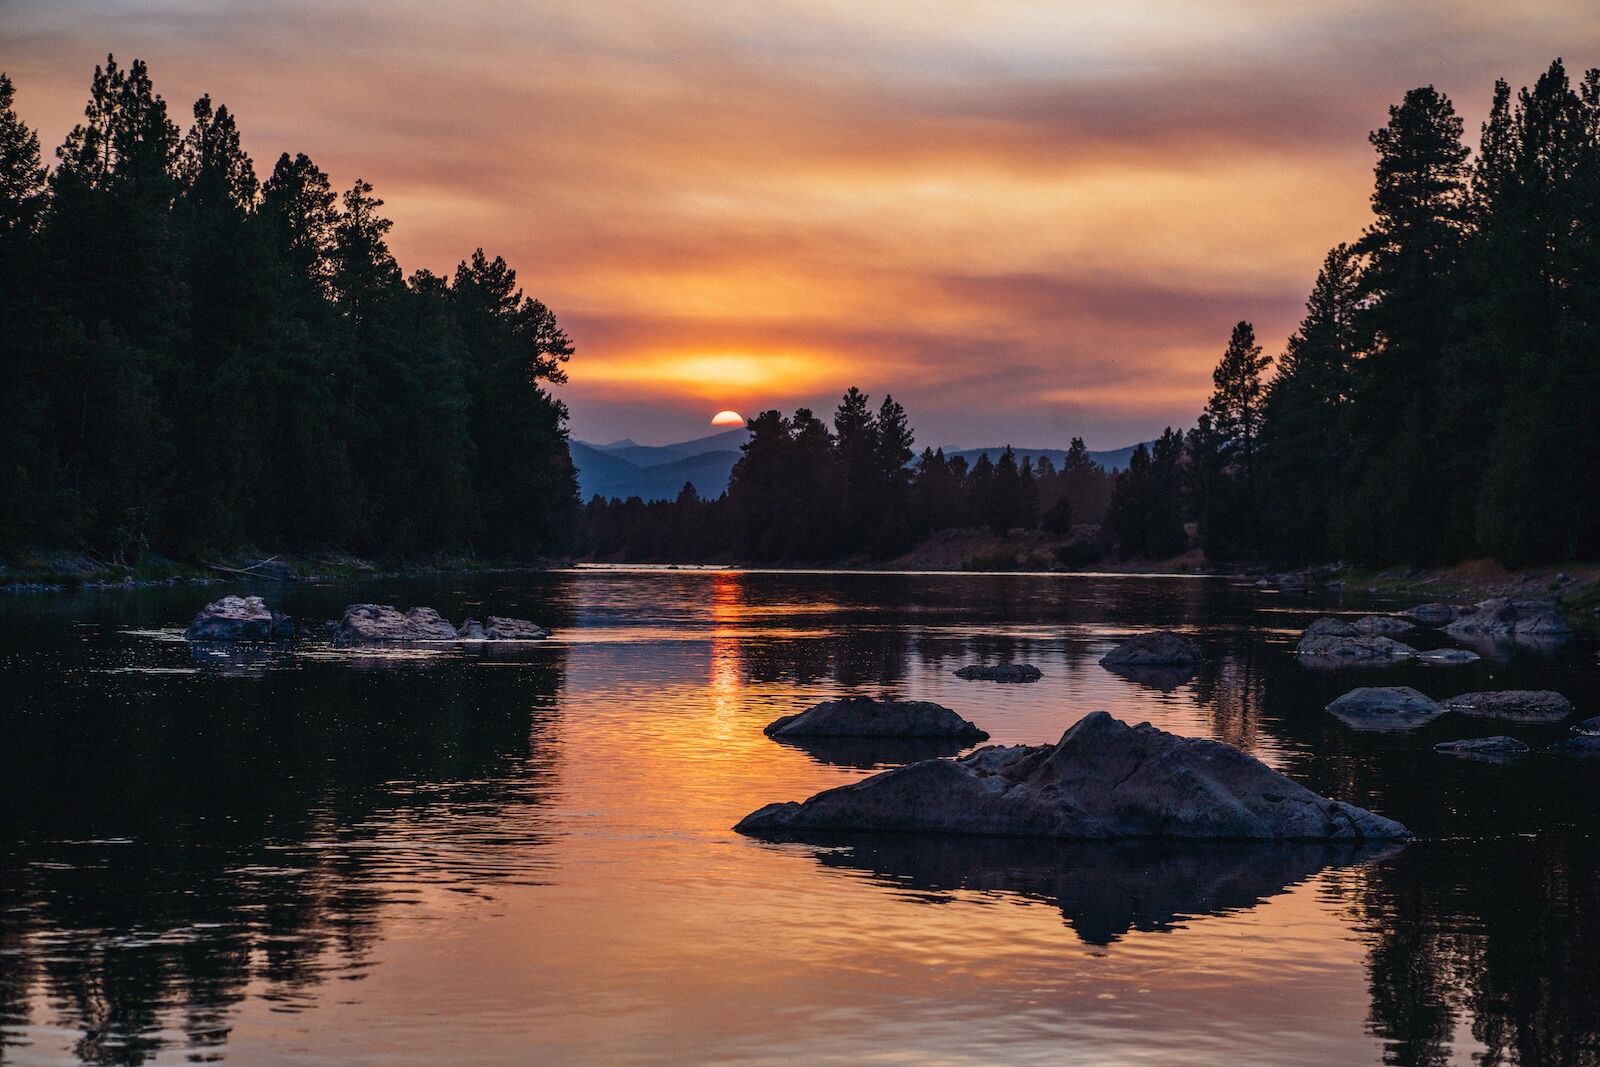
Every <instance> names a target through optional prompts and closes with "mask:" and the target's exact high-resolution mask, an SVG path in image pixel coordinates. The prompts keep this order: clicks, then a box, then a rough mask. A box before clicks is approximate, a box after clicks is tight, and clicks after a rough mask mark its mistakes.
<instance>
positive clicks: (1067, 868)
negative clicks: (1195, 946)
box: [782, 834, 1400, 945]
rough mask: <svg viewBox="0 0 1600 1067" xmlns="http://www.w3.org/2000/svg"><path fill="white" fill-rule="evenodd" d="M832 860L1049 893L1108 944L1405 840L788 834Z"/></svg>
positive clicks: (1236, 904)
mask: <svg viewBox="0 0 1600 1067" xmlns="http://www.w3.org/2000/svg"><path fill="white" fill-rule="evenodd" d="M782 840H785V841H800V842H804V843H807V844H811V845H813V846H816V847H817V852H816V857H817V859H818V861H820V862H821V863H822V864H823V865H825V866H828V867H839V868H844V869H850V870H859V871H864V872H867V873H868V874H870V875H871V876H872V877H873V878H874V879H876V880H879V881H882V882H886V883H890V884H893V885H897V886H904V887H908V888H912V889H917V890H923V891H928V892H935V893H949V892H954V891H957V890H968V891H973V892H985V893H1005V894H1011V895H1015V896H1018V897H1023V898H1026V899H1029V900H1041V901H1046V902H1048V903H1050V904H1052V905H1054V906H1055V907H1058V908H1060V909H1061V914H1062V915H1063V916H1064V917H1065V918H1066V920H1067V924H1068V925H1069V926H1071V927H1072V928H1073V929H1074V930H1075V931H1076V932H1077V934H1078V936H1079V937H1080V938H1082V939H1083V940H1084V941H1086V942H1088V943H1089V944H1092V945H1107V944H1110V943H1111V942H1113V941H1116V940H1118V939H1119V938H1121V937H1122V936H1123V935H1124V934H1126V933H1128V931H1130V930H1140V931H1144V932H1152V931H1164V930H1170V929H1172V928H1173V926H1174V925H1175V924H1177V923H1179V922H1181V920H1183V919H1189V918H1199V917H1202V916H1207V915H1220V914H1224V913H1227V912H1232V911H1240V910H1243V909H1246V908H1252V907H1254V906H1255V905H1257V904H1259V903H1261V901H1262V900H1264V899H1266V898H1267V897H1271V896H1275V895H1277V894H1278V893H1281V892H1283V891H1284V890H1285V889H1287V888H1289V887H1290V886H1292V885H1295V884H1297V883H1299V882H1303V881H1305V880H1306V879H1307V878H1309V877H1311V876H1312V875H1314V874H1316V873H1317V872H1318V871H1320V870H1322V869H1323V868H1324V867H1326V866H1329V865H1346V864H1352V863H1362V862H1366V861H1368V860H1370V859H1372V858H1374V857H1376V856H1379V855H1383V854H1386V853H1390V852H1394V851H1397V850H1398V848H1399V847H1400V846H1396V845H1378V844H1366V845H1322V844H1308V843H1298V844H1294V843H1290V844H1256V843H1242V842H1241V843H1228V842H1201V843H1182V842H1132V841H1128V842H1042V841H1026V840H1021V839H1018V838H982V837H961V836H925V835H894V834H883V835H872V836H870V837H868V836H859V837H855V836H851V837H845V836H840V835H822V834H805V835H785V836H784V837H783V838H782Z"/></svg>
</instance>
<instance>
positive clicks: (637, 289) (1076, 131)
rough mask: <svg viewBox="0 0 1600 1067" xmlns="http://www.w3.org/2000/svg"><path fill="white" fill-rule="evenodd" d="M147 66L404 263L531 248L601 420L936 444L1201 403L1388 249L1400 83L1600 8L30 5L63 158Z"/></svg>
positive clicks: (1476, 105) (471, 2) (46, 101)
mask: <svg viewBox="0 0 1600 1067" xmlns="http://www.w3.org/2000/svg"><path fill="white" fill-rule="evenodd" d="M107 52H114V53H115V54H116V56H117V58H118V60H119V61H120V62H122V63H124V64H126V63H127V62H128V61H130V60H132V59H133V58H135V57H138V58H143V59H145V60H147V61H148V62H149V64H150V67H151V73H152V75H153V77H154V80H155V84H156V88H157V90H158V91H159V92H160V93H161V94H162V95H163V96H164V97H165V98H166V99H167V101H168V103H169V106H170V107H171V110H172V113H173V117H174V119H175V120H177V121H179V123H180V124H181V125H184V126H186V125H187V121H188V118H189V105H190V104H191V103H192V102H193V100H194V99H195V98H196V97H198V96H199V95H200V94H201V93H205V92H209V93H210V94H211V96H212V97H213V99H214V100H215V101H216V102H218V103H222V104H226V105H227V106H228V107H229V108H230V109H231V110H233V111H234V112H235V113H236V114H237V115H238V117H239V122H240V126H241V129H242V132H243V136H244V143H245V147H246V149H247V151H249V152H250V153H251V155H252V156H253V157H254V158H255V160H256V167H257V171H258V173H260V174H261V175H262V176H263V177H264V176H265V175H266V174H267V173H269V172H270V170H271V166H272V162H273V160H275V159H276V158H277V155H278V153H280V152H282V151H285V150H288V151H290V152H305V153H306V154H308V155H309V156H311V158H312V159H314V160H315V161H316V162H317V163H318V164H319V165H320V166H321V167H322V168H323V169H325V170H327V171H328V172H329V173H330V175H331V176H332V178H333V179H334V181H335V184H336V185H338V186H340V187H348V186H349V185H350V184H351V183H352V182H354V181H355V180H356V179H357V178H358V177H359V178H363V179H365V180H367V181H370V182H371V183H372V184H373V185H374V186H375V187H376V190H377V194H378V195H379V196H381V197H382V198H383V199H384V201H385V203H386V207H385V210H386V212H387V213H388V214H389V215H390V216H391V217H392V218H393V219H394V221H395V226H394V230H393V231H392V234H391V247H392V248H393V250H394V252H395V254H396V255H397V257H398V258H399V260H400V263H401V265H402V266H403V267H404V268H405V269H406V270H408V271H409V270H412V269H415V268H421V267H426V268H428V269H431V270H434V271H439V272H443V271H448V270H450V269H451V268H452V267H453V266H454V264H455V263H456V262H457V261H458V260H460V259H462V258H464V257H465V256H467V255H469V254H470V253H471V251H472V250H473V249H474V248H476V247H478V246H480V245H481V246H482V247H484V248H485V250H486V251H488V252H489V254H490V255H496V254H498V255H503V256H504V257H505V258H506V260H507V261H508V262H509V263H510V264H511V265H512V266H513V267H515V268H516V269H517V270H518V272H519V277H520V280H521V282H522V284H523V286H524V287H525V289H526V290H527V291H528V292H529V293H530V294H531V295H534V296H537V297H538V298H539V299H541V300H543V301H544V302H545V303H547V304H548V305H549V306H550V307H551V308H552V309H553V310H554V311H555V312H556V315H557V317H558V319H559V321H560V322H561V323H562V325H563V326H564V328H565V329H566V330H567V332H568V333H569V334H570V335H571V337H572V340H573V342H574V344H575V346H576V348H577V353H576V355H574V357H573V359H572V361H571V363H570V365H569V373H570V376H571V381H570V383H569V384H567V385H565V386H561V387H560V388H559V390H558V392H559V395H560V396H561V397H562V398H563V399H564V400H565V401H566V402H567V404H568V406H569V407H570V409H571V426H572V429H573V434H574V436H576V437H578V438H580V439H584V440H590V441H609V440H613V439H616V438H621V437H631V438H633V439H635V440H638V441H641V442H646V443H662V442H667V441H675V440H683V439H687V438H691V437H696V436H700V435H703V434H706V433H710V432H711V428H710V426H709V422H710V420H711V418H712V416H713V415H714V414H715V413H716V412H718V411H719V410H721V409H725V408H731V409H734V410H737V411H741V412H743V413H745V414H747V415H748V414H752V413H754V412H756V411H760V410H764V409H767V408H773V407H777V408H783V409H785V410H787V409H791V408H794V407H797V406H800V405H806V406H810V407H813V408H815V409H817V410H818V411H831V409H832V408H833V406H834V405H835V404H836V403H837V400H838V397H839V394H840V393H842V392H843V391H844V389H845V388H846V387H847V386H850V385H856V386H859V387H860V388H862V389H863V390H865V391H866V392H868V393H869V394H871V395H872V397H873V398H874V401H876V400H877V399H878V398H880V397H881V396H882V395H883V394H884V393H885V392H889V393H892V394H893V395H894V396H895V398H896V399H897V400H899V401H900V402H901V403H902V404H903V405H904V406H905V407H906V408H907V409H908V411H909V412H910V415H911V421H912V424H913V426H914V427H915V428H916V430H917V437H918V441H919V444H934V445H941V444H942V445H959V446H977V445H996V444H1004V443H1012V444H1016V445H1018V446H1025V447H1063V446H1064V445H1065V443H1066V442H1067V441H1068V440H1069V439H1070V438H1071V437H1073V436H1081V437H1083V438H1084V439H1085V440H1086V441H1087V442H1088V444H1089V446H1090V447H1091V448H1113V447H1118V446H1121V445H1125V444H1129V443H1131V442H1133V441H1137V440H1141V439H1146V438H1149V437H1151V436H1153V435H1154V433H1155V432H1156V431H1158V430H1159V429H1160V428H1161V427H1163V426H1166V425H1169V424H1171V425H1179V426H1186V425H1190V424H1192V422H1193V420H1194V417H1195V415H1196V414H1197V413H1198V411H1199V410H1200V408H1201V407H1202V405H1203V404H1204V403H1205V399H1206V396H1207V395H1208V393H1209V391H1210V384H1211V383H1210V374H1211V368H1212V366H1213V365H1214V364H1215V363H1216V360H1217V358H1218V356H1219V355H1220V354H1221V352H1222V349H1223V347H1224V345H1225V344H1226V342H1227V338H1228V332H1229V329H1230V327H1231V326H1232V324H1233V323H1234V322H1236V321H1237V320H1239V319H1249V320H1251V321H1252V322H1254V323H1255V326H1256V329H1257V333H1258V335H1259V336H1260V338H1261V340H1262V341H1263V343H1264V344H1265V345H1266V346H1267V350H1268V352H1269V353H1275V352H1277V351H1280V350H1281V349H1282V346H1283V342H1284V340H1285V339H1286V338H1287V337H1288V335H1289V334H1290V333H1291V332H1292V331H1293V329H1294V327H1295V324H1296V323H1297V321H1298V320H1299V318H1300V316H1301V313H1302V310H1303V304H1304V299H1305V294H1306V293H1307V292H1308V291H1309V289H1310V286H1311V282H1312V280H1313V278H1314V277H1315V273H1316V268H1317V266H1318V264H1319V263H1320V261H1321V259H1322V256H1323V255H1324V253H1325V252H1326V251H1327V249H1328V248H1329V247H1331V246H1332V245H1333V244H1335V243H1337V242H1339V241H1342V240H1351V239H1354V238H1355V237H1356V236H1358V235H1359V233H1360V231H1361V228H1362V227H1363V226H1364V225H1365V224H1366V222H1367V219H1368V216H1369V210H1368V203H1367V198H1368V196H1369V193H1370V186H1371V179H1370V175H1371V163H1372V155H1371V148H1370V146H1369V145H1368V143H1367V140H1366V135H1367V133H1368V132H1369V131H1370V130H1371V129H1373V128H1375V127H1377V126H1379V125H1381V124H1382V123H1383V121H1384V119H1385V117H1386V113H1387V112H1386V109H1387V107H1388V105H1390V104H1391V103H1395V102H1397V101H1398V100H1399V99H1400V97H1401V96H1402V95H1403V94H1404V92H1405V90H1406V89H1408V88H1411V87H1413V86H1416V85H1421V84H1434V85H1437V86H1438V87H1439V88H1440V89H1442V90H1443V91H1445V92H1446V93H1448V94H1449V95H1450V96H1451V97H1452V98H1453V99H1454V100H1455V101H1456V104H1457V107H1458V109H1459V110H1460V111H1461V112H1462V114H1463V115H1464V117H1465V118H1466V121H1467V127H1468V131H1469V136H1470V137H1472V138H1475V136H1476V130H1477V127H1478V124H1479V122H1481V120H1482V118H1483V115H1484V112H1485V111H1486V109H1487V105H1488V101H1489V97H1490V93H1491V90H1492V86H1493V81H1494V79H1495V78H1496V77H1505V78H1506V79H1507V80H1508V81H1510V82H1511V83H1512V84H1513V86H1518V85H1523V84H1530V83H1531V82H1532V81H1533V80H1534V78H1536V77H1537V75H1538V74H1539V72H1540V71H1541V70H1542V69H1543V68H1544V67H1545V66H1546V65H1547V64H1548V63H1549V61H1550V60H1551V59H1553V58H1555V57H1556V56H1562V57H1564V58H1565V59H1566V61H1567V64H1568V67H1569V69H1573V70H1581V69H1583V68H1586V67H1589V66H1595V65H1600V18H1597V17H1596V16H1595V13H1594V8H1593V0H1551V2H1548V3H1537V4H1519V3H1515V2H1510V0H1495V2H1488V0H1452V2H1451V3H1448V4H1441V3H1437V2H1421V0H1323V2H1321V3H1317V4H1308V3H1304V2H1302V0H1234V2H1167V0H1119V2H1118V3H1115V4H1110V3H1105V2H1103V0H1097V2H1083V3H1078V2H1065V0H1037V2H1035V0H1011V2H1002V0H988V2H978V0H964V2H962V0H917V2H901V0H873V2H862V0H853V2H846V0H766V2H763V3H759V4H740V3H729V2H697V0H452V2H451V3H438V2H436V0H427V2H422V0H287V2H281V3H270V2H266V0H248V2H243V0H148V2H140V0H0V70H5V71H6V72H8V73H9V74H10V75H11V76H12V78H13V80H14V81H15V82H16V83H17V106H18V110H19V111H20V112H21V114H22V116H23V118H24V119H25V120H26V121H28V122H29V123H30V124H31V125H33V126H34V127H35V128H37V129H38V130H39V132H40V136H41V140H42V141H43V142H44V143H45V145H46V146H47V151H48V148H50V147H53V146H54V145H56V144H59V143H60V142H61V141H62V139H63V138H64V137H65V135H66V133H67V131H68V130H69V129H70V128H71V127H72V125H73V124H74V122H76V121H77V119H78V117H79V116H80V115H81V113H82V109H83V104H84V101H85V99H86V97H87V91H88V84H89V78H90V75H91V73H92V70H93V68H94V65H95V63H96V62H99V61H101V60H103V59H104V56H105V54H106V53H107Z"/></svg>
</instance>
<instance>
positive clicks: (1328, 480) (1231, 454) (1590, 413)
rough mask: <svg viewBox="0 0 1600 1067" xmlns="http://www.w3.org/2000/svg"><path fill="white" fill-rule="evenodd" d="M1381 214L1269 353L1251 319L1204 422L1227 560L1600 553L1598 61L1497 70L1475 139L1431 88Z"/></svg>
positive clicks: (1199, 460)
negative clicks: (1578, 66)
mask: <svg viewBox="0 0 1600 1067" xmlns="http://www.w3.org/2000/svg"><path fill="white" fill-rule="evenodd" d="M1371 141H1372V144H1373V147H1374V148H1375V149H1376V150H1377V156H1378V159H1377V165H1376V170H1375V175H1376V181H1375V183H1374V188H1373V193H1372V208H1373V214H1374V219H1373V221H1372V223H1371V225H1369V226H1368V227H1367V229H1366V231H1365V232H1364V233H1362V234H1361V235H1360V236H1359V237H1358V238H1356V239H1355V240H1354V241H1352V242H1350V243H1349V244H1341V245H1339V246H1338V247H1336V248H1334V249H1333V250H1332V251H1331V252H1329V253H1328V256H1327V258H1326V260H1325V261H1324V262H1323V265H1322V270H1321V273H1320V274H1319V275H1318V277H1317V282H1316V286H1315V288H1314V289H1313V290H1312V293H1311V296H1310V299H1309V300H1308V302H1307V308H1306V317H1305V320H1304V322H1302V324H1301V326H1300V329H1299V330H1298V331H1297V332H1296V333H1295V335H1294V336H1293V338H1291V339H1290V341H1289V345H1288V348H1287V350H1286V351H1285V352H1284V353H1283V354H1282V355H1281V356H1280V357H1279V359H1278V361H1277V363H1278V366H1277V374H1276V376H1275V377H1273V378H1272V379H1271V381H1270V383H1269V384H1265V385H1264V384H1263V383H1262V372H1263V371H1264V370H1265V369H1266V366H1267V363H1268V361H1267V360H1266V359H1265V358H1264V357H1263V356H1262V354H1261V350H1260V348H1259V347H1258V346H1257V345H1256V344H1255V342H1254V337H1253V336H1252V334H1251V331H1250V330H1249V326H1248V324H1247V323H1241V324H1240V326H1239V327H1238V328H1236V329H1235V332H1234V336H1233V339H1232V342H1231V343H1230V345H1229V347H1228V350H1227V354H1226V355H1225V356H1224V357H1223V360H1222V363H1221V364H1220V365H1219V366H1218V368H1217V393H1216V395H1215V396H1214V397H1213V400H1212V403H1211V405H1210V407H1209V408H1208V409H1207V414H1206V416H1203V417H1202V418H1201V421H1200V425H1199V427H1198V428H1197V430H1196V431H1195V433H1194V434H1193V435H1192V437H1191V442H1192V445H1191V448H1190V450H1189V451H1190V455H1189V457H1188V460H1187V462H1188V463H1189V465H1190V466H1191V468H1192V472H1191V473H1192V479H1191V481H1192V483H1193V485H1194V487H1195V491H1194V500H1193V504H1194V507H1195V508H1196V515H1197V517H1198V518H1199V520H1200V523H1201V528H1202V530H1203V531H1204V536H1205V542H1206V549H1207V551H1208V553H1209V554H1210V555H1212V556H1213V557H1214V558H1224V559H1225V558H1237V557H1257V558H1272V559H1280V560H1284V561H1308V560H1325V559H1332V558H1336V557H1344V558H1350V559H1359V560H1368V561H1375V562H1394V561H1404V562H1416V563H1439V562H1445V561H1449V560H1454V559H1459V558H1463V557H1470V556H1476V555H1490V556H1494V557H1497V558H1499V559H1500V560H1502V561H1504V562H1506V563H1509V564H1513V565H1520V564H1527V563H1534V562H1539V561H1547V560H1561V559H1572V558H1586V559H1592V558H1595V557H1597V556H1600V71H1594V70H1591V71H1589V72H1588V73H1587V74H1586V75H1585V76H1584V77H1583V79H1582V80H1581V82H1579V84H1577V85H1576V86H1574V85H1573V84H1572V83H1571V81H1570V80H1569V78H1568V76H1567V72H1566V70H1565V68H1564V67H1563V65H1562V63H1561V61H1560V60H1557V61H1556V62H1555V63H1553V64H1551V66H1550V68H1549V69H1548V70H1547V71H1546V72H1545V73H1544V74H1543V75H1542V76H1541V77H1540V78H1539V79H1538V81H1537V82H1536V83H1535V85H1534V86H1533V88H1531V89H1523V90H1521V91H1520V92H1518V93H1516V94H1515V95H1513V94H1512V92H1511V90H1510V88H1509V86H1508V85H1507V84H1506V83H1505V82H1504V81H1500V82H1497V83H1496V85H1495V89H1494V95H1493V99H1492V102H1491V107H1490V111H1489V118H1488V120H1487V121H1486V122H1485V123H1484V124H1483V127H1482V131H1481V135H1480V137H1479V142H1478V149H1477V151H1476V153H1473V152H1471V151H1469V149H1468V148H1467V146H1466V145H1465V144H1464V142H1463V126H1462V121H1461V119H1460V117H1459V116H1457V114H1456V112H1455V109H1454V107H1453V106H1452V105H1451V102H1450V100H1449V99H1448V98H1447V97H1445V96H1444V94H1442V93H1440V92H1438V91H1437V90H1436V89H1434V88H1432V87H1431V86H1429V87H1424V88H1421V89H1414V90H1412V91H1411V92H1408V93H1407V94H1406V95H1405V99H1404V100H1403V101H1402V102H1401V103H1400V104H1398V105H1396V106H1394V107H1391V108H1390V109H1389V121H1388V124H1387V125H1386V126H1384V127H1383V128H1382V129H1380V130H1377V131H1376V132H1374V133H1373V134H1372V136H1371Z"/></svg>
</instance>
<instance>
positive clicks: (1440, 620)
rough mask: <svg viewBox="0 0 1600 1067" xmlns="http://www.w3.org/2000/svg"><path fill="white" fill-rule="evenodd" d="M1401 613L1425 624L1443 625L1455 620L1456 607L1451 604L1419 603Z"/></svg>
mask: <svg viewBox="0 0 1600 1067" xmlns="http://www.w3.org/2000/svg"><path fill="white" fill-rule="evenodd" d="M1400 614H1402V615H1404V616H1405V617H1406V618H1408V619H1413V620H1415V621H1416V622H1419V623H1421V624H1422V625H1423V626H1443V625H1444V624H1445V623H1448V622H1453V621H1454V620H1455V617H1456V609H1455V608H1454V607H1452V606H1451V605H1449V604H1418V605H1417V606H1416V607H1414V608H1407V609H1406V610H1405V611H1402V612H1401V613H1400Z"/></svg>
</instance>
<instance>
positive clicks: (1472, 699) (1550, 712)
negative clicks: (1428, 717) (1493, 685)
mask: <svg viewBox="0 0 1600 1067" xmlns="http://www.w3.org/2000/svg"><path fill="white" fill-rule="evenodd" d="M1444 709H1445V710H1446V711H1459V712H1460V713H1461V714H1463V715H1471V716H1472V717H1474V718H1477V719H1506V720H1508V721H1510V722H1530V723H1533V722H1560V721H1561V720H1562V719H1565V718H1566V717H1567V716H1568V715H1571V714H1572V701H1570V700H1568V699H1567V698H1566V697H1564V696H1562V695H1561V694H1560V693H1555V692H1552V691H1550V690H1548V689H1504V690H1501V691H1500V692H1496V693H1462V694H1461V695H1460V696H1454V697H1451V698H1450V699H1449V700H1446V701H1445V702H1444Z"/></svg>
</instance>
